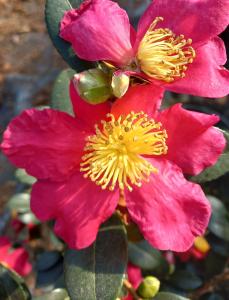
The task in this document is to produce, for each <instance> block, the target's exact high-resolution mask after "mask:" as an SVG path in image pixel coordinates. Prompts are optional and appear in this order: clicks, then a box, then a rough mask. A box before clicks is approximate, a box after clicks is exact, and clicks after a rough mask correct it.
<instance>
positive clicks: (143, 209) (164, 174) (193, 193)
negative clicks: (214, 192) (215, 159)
mask: <svg viewBox="0 0 229 300" xmlns="http://www.w3.org/2000/svg"><path fill="white" fill-rule="evenodd" d="M150 161H151V162H152V165H153V166H155V167H157V168H158V170H159V172H158V174H153V175H151V178H150V182H149V183H144V184H143V186H142V187H141V188H140V189H139V188H135V189H134V191H133V192H127V193H126V202H127V208H128V211H129V213H130V215H131V218H132V219H133V221H134V222H136V223H137V224H138V226H139V228H140V230H141V231H142V233H143V235H144V237H145V238H146V239H147V240H148V241H149V242H150V243H151V244H152V245H153V246H154V247H155V248H159V249H161V250H173V251H178V252H179V251H181V252H182V251H186V250H187V249H189V248H190V247H191V245H192V244H193V240H194V238H195V237H196V236H199V235H201V234H203V233H204V231H205V229H206V227H207V225H208V221H209V217H210V213H211V208H210V204H209V202H208V201H207V199H206V197H205V195H204V193H203V192H202V190H201V188H200V186H199V185H197V184H193V183H191V182H188V181H186V179H185V178H184V177H183V174H182V172H181V170H180V169H179V168H178V167H177V166H175V165H173V164H172V163H170V162H168V161H166V160H160V159H157V160H156V159H155V160H154V159H150Z"/></svg>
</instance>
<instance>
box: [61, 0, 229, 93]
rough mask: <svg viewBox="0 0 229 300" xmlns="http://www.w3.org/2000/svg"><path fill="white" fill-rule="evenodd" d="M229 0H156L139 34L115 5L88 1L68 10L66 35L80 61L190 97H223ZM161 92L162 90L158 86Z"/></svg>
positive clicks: (227, 85) (227, 79)
mask: <svg viewBox="0 0 229 300" xmlns="http://www.w3.org/2000/svg"><path fill="white" fill-rule="evenodd" d="M228 20H229V2H228V0H218V1H214V0H205V1H203V0H195V1H194V0H173V1H170V0H154V1H152V3H151V4H150V5H149V7H148V9H147V10H146V11H145V13H144V14H143V16H142V18H141V19H140V21H139V24H138V29H137V32H135V30H134V29H133V27H132V26H131V25H130V23H129V19H128V15H127V13H126V12H125V11H124V10H123V9H121V8H120V7H119V6H118V4H117V3H114V2H112V1H110V0H85V1H84V2H83V3H82V5H81V6H80V7H79V8H77V9H71V10H69V11H67V12H66V13H65V15H64V17H63V19H62V21H61V26H60V36H61V37H62V38H63V39H65V40H66V41H68V42H70V43H71V44H72V46H73V49H74V51H75V53H76V54H77V56H78V57H80V58H82V59H85V60H88V61H103V62H106V63H109V64H112V65H113V66H115V67H116V69H117V70H119V71H118V72H117V71H116V72H117V73H118V74H120V70H121V72H124V73H125V74H129V75H135V76H137V77H142V78H144V79H146V80H148V81H150V82H151V83H152V84H154V85H158V86H162V87H163V88H165V89H168V90H171V91H174V92H178V93H185V94H192V95H198V96H203V97H222V96H225V95H227V94H228V92H229V72H228V71H227V70H226V69H225V68H223V67H221V66H222V65H224V64H225V63H226V51H225V47H224V43H223V41H222V40H221V39H220V38H219V37H218V36H217V35H218V34H219V33H221V32H222V31H223V30H224V29H225V28H226V26H227V25H228ZM155 88H156V87H155Z"/></svg>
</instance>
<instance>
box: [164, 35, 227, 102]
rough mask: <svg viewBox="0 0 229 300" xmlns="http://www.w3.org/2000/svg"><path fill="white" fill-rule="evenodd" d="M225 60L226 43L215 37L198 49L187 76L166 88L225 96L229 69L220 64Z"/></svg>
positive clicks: (205, 94) (181, 91)
mask: <svg viewBox="0 0 229 300" xmlns="http://www.w3.org/2000/svg"><path fill="white" fill-rule="evenodd" d="M225 62H226V50H225V46H224V43H223V41H222V40H221V39H220V38H218V37H215V38H214V39H212V40H210V41H208V43H206V44H205V45H203V46H201V47H199V48H197V49H196V58H195V59H194V61H193V63H192V64H190V65H188V69H187V71H186V73H185V77H184V78H182V79H180V80H177V81H175V82H174V83H171V84H166V85H164V88H166V89H168V90H171V91H174V92H177V93H184V94H191V95H197V96H201V97H212V98H219V97H224V96H225V95H227V94H228V93H229V71H228V70H226V69H225V68H223V67H220V65H223V64H224V63H225Z"/></svg>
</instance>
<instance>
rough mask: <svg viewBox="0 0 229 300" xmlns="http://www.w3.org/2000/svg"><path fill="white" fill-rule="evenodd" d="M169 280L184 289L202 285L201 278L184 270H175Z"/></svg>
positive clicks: (189, 289)
mask: <svg viewBox="0 0 229 300" xmlns="http://www.w3.org/2000/svg"><path fill="white" fill-rule="evenodd" d="M169 282H170V283H171V284H172V285H173V286H175V287H177V288H179V289H182V290H184V291H191V290H195V289H197V288H199V287H200V286H201V285H202V280H201V279H200V278H199V277H198V276H196V275H195V274H193V273H191V272H189V271H186V270H179V271H175V273H173V274H172V276H171V277H170V279H169Z"/></svg>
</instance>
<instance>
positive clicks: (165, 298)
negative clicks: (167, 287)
mask: <svg viewBox="0 0 229 300" xmlns="http://www.w3.org/2000/svg"><path fill="white" fill-rule="evenodd" d="M153 299H154V300H189V299H188V298H184V297H182V296H180V295H176V294H173V293H167V292H160V293H158V294H157V296H156V297H154V298H153Z"/></svg>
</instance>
